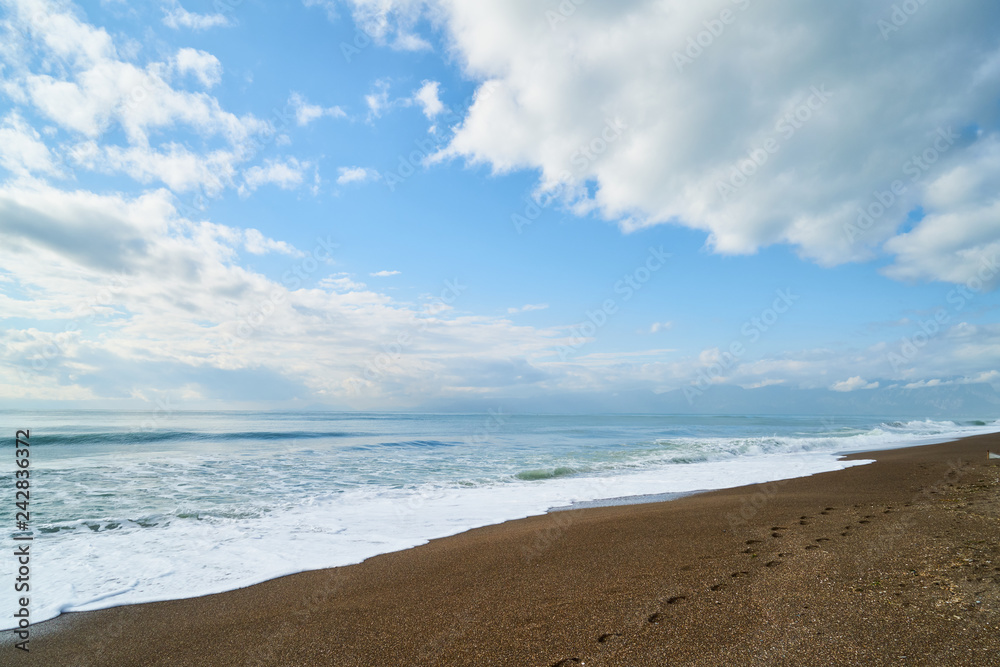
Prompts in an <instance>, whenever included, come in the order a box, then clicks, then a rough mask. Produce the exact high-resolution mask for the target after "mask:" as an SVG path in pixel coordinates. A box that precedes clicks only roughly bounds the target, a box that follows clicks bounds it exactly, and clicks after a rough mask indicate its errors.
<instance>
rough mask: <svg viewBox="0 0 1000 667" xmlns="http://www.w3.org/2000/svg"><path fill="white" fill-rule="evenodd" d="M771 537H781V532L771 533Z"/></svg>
mask: <svg viewBox="0 0 1000 667" xmlns="http://www.w3.org/2000/svg"><path fill="white" fill-rule="evenodd" d="M771 537H781V533H771Z"/></svg>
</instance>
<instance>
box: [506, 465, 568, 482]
mask: <svg viewBox="0 0 1000 667" xmlns="http://www.w3.org/2000/svg"><path fill="white" fill-rule="evenodd" d="M578 472H582V471H581V470H577V469H576V468H570V467H567V466H563V467H559V468H551V469H548V470H547V469H544V468H541V469H538V470H522V471H521V472H519V473H517V474H516V475H514V477H516V478H517V479H520V480H522V481H525V482H537V481H539V480H543V479H555V478H556V477H568V476H569V475H575V474H576V473H578Z"/></svg>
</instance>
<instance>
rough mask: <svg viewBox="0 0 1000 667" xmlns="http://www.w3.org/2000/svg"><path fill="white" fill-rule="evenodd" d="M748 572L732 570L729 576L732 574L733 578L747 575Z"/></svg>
mask: <svg viewBox="0 0 1000 667" xmlns="http://www.w3.org/2000/svg"><path fill="white" fill-rule="evenodd" d="M749 574H750V573H749V572H742V571H741V572H733V573H732V575H730V576H732V578H733V579H736V578H738V577H746V576H749Z"/></svg>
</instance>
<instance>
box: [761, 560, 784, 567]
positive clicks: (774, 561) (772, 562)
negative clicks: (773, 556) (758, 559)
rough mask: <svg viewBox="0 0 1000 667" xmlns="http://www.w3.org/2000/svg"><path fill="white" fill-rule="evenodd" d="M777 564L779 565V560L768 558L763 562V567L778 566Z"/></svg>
mask: <svg viewBox="0 0 1000 667" xmlns="http://www.w3.org/2000/svg"><path fill="white" fill-rule="evenodd" d="M779 565H781V561H780V560H769V561H768V562H766V563H764V567H778V566H779Z"/></svg>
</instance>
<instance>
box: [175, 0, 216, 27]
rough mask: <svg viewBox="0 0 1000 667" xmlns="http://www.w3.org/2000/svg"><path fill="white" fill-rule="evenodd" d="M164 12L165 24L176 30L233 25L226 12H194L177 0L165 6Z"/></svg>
mask: <svg viewBox="0 0 1000 667" xmlns="http://www.w3.org/2000/svg"><path fill="white" fill-rule="evenodd" d="M163 14H164V16H163V25H165V26H167V27H168V28H173V29H174V30H178V29H180V28H191V29H192V30H207V29H208V28H219V27H226V26H230V25H232V22H231V21H230V20H229V17H228V16H226V15H225V14H193V13H191V12H189V11H188V10H186V9H184V8H183V7H182V6H181V4H180V2H178V1H177V0H172V2H169V3H167V6H165V7H164V8H163Z"/></svg>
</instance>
